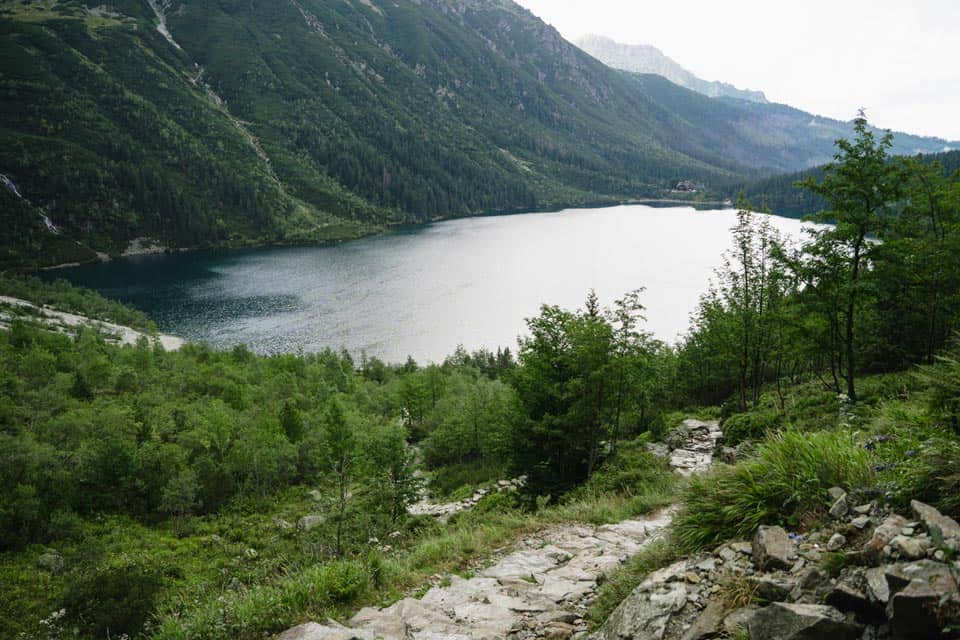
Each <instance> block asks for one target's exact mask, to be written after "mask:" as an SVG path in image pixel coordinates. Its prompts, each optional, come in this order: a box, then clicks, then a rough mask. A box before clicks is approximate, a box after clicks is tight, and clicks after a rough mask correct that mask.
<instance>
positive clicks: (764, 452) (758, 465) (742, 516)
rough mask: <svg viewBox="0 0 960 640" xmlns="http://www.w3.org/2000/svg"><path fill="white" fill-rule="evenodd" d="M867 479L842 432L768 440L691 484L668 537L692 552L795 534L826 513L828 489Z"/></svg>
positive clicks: (867, 460) (867, 463)
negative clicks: (772, 531) (783, 529)
mask: <svg viewBox="0 0 960 640" xmlns="http://www.w3.org/2000/svg"><path fill="white" fill-rule="evenodd" d="M873 477H874V475H873V470H872V468H871V457H870V453H869V452H868V451H866V450H865V449H864V448H863V447H862V446H860V445H859V444H858V443H857V442H856V441H855V439H854V437H853V435H852V434H851V433H850V432H848V431H844V430H839V431H823V432H817V433H802V432H799V431H795V430H787V431H783V432H780V433H776V434H772V435H770V436H768V437H767V438H766V439H765V440H763V441H762V442H761V443H760V445H759V446H758V447H757V450H756V452H755V454H754V455H753V456H752V457H751V458H749V459H747V460H745V461H744V462H743V463H741V464H739V465H737V466H735V467H720V468H717V469H716V470H714V471H713V472H712V473H710V474H707V475H704V476H701V477H698V478H694V479H693V480H692V481H691V482H690V484H689V485H688V486H687V488H686V489H685V490H684V492H683V507H682V509H681V511H680V513H679V514H678V515H677V518H676V519H675V521H674V537H675V540H676V542H677V543H678V545H679V546H680V547H681V548H682V549H684V550H687V551H697V550H700V549H704V548H707V547H710V546H712V545H715V544H717V543H719V542H721V541H724V540H729V539H733V538H741V537H747V536H750V535H752V534H753V532H754V530H755V529H756V528H757V526H759V525H761V524H781V525H785V526H788V527H794V526H797V525H798V524H799V523H800V522H801V521H802V520H803V519H805V518H806V517H809V516H811V515H813V514H815V513H817V512H819V511H822V510H823V509H824V508H825V507H826V505H827V501H828V494H827V490H828V489H829V488H830V487H834V486H838V487H842V488H845V489H847V490H851V489H856V488H860V487H865V486H868V485H870V484H871V483H872V480H873Z"/></svg>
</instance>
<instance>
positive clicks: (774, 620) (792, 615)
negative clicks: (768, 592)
mask: <svg viewBox="0 0 960 640" xmlns="http://www.w3.org/2000/svg"><path fill="white" fill-rule="evenodd" d="M747 628H748V630H749V631H750V640H822V639H824V638H831V639H832V640H854V639H855V638H860V635H861V634H862V632H863V627H861V626H860V625H859V624H856V623H854V622H848V621H847V619H846V618H845V617H844V615H843V614H842V613H840V612H839V611H837V610H836V609H834V608H833V607H830V606H826V605H817V604H789V603H785V602H777V603H774V604H772V605H770V606H769V607H765V608H763V609H761V610H760V611H759V612H757V615H755V616H754V617H753V619H751V620H750V622H749V624H748V627H747Z"/></svg>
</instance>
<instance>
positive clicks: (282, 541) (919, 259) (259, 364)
mask: <svg viewBox="0 0 960 640" xmlns="http://www.w3.org/2000/svg"><path fill="white" fill-rule="evenodd" d="M855 131H856V137H855V138H854V139H853V140H851V141H842V142H841V143H840V144H839V149H838V152H837V155H836V159H835V162H834V163H832V164H831V165H828V166H827V167H826V168H825V169H824V173H823V178H822V180H821V181H820V182H810V183H809V184H808V188H810V189H811V190H813V191H814V192H816V193H818V194H819V195H820V196H821V197H822V198H824V200H825V201H826V202H828V203H829V207H830V208H829V209H827V210H825V211H824V212H823V213H822V214H821V215H822V217H823V218H827V217H829V218H830V219H833V220H835V221H836V223H837V224H836V225H835V226H822V227H819V228H817V229H816V230H815V231H814V232H813V233H812V234H811V236H810V238H809V239H808V240H807V241H806V242H805V243H804V244H803V245H802V246H800V247H788V246H785V245H784V243H783V242H782V241H781V240H780V239H779V238H778V237H777V236H776V234H775V232H774V231H773V230H772V228H771V227H770V226H769V224H768V223H767V222H766V221H765V220H764V219H763V218H762V217H757V216H753V215H751V214H749V213H747V211H746V208H747V207H746V204H745V203H744V211H743V212H742V213H741V214H740V217H739V220H738V224H737V225H736V227H735V228H734V229H733V230H732V239H733V243H732V248H731V250H730V252H729V253H728V255H727V262H726V264H725V265H724V266H723V267H722V268H721V269H720V270H718V272H717V274H716V279H715V282H714V284H713V286H712V287H711V290H710V292H709V293H708V294H707V295H706V296H704V298H703V300H702V303H701V305H700V307H699V309H698V311H697V312H696V313H695V314H694V316H693V318H692V323H691V328H690V331H689V333H688V335H687V336H686V338H685V339H684V340H683V341H682V342H681V343H680V344H678V345H676V346H673V347H671V346H667V345H664V344H661V343H659V342H658V341H656V340H654V339H652V338H651V337H650V336H649V335H648V334H647V333H645V332H644V330H643V326H642V311H643V307H642V305H641V293H640V292H639V291H638V292H633V293H629V294H626V295H625V296H624V297H623V298H622V299H620V300H619V301H617V303H616V304H615V305H614V306H613V307H612V308H609V309H602V308H600V307H599V306H598V304H597V301H596V297H595V296H593V295H592V294H590V295H588V296H587V299H586V302H585V305H584V307H583V308H582V309H578V310H566V309H561V308H558V307H554V306H549V305H545V306H543V307H542V308H541V311H540V314H539V315H538V316H536V317H534V318H530V319H529V320H528V334H527V336H526V337H524V338H523V339H521V340H520V342H519V345H518V348H517V350H516V353H515V355H514V354H513V353H512V352H510V351H507V350H502V351H499V352H498V353H495V354H494V353H489V352H479V353H474V354H468V353H465V352H463V351H459V352H457V353H455V354H453V355H452V356H451V357H450V358H449V359H448V360H447V361H446V362H444V363H443V364H441V365H430V366H427V367H420V366H418V365H417V363H415V362H413V361H412V360H410V361H408V362H406V363H404V364H402V365H388V364H385V363H382V362H380V361H378V360H375V359H373V360H364V361H361V362H355V361H353V360H351V359H350V358H349V357H348V356H347V355H345V354H337V353H334V352H330V351H326V352H322V353H319V354H312V355H278V356H272V357H259V356H256V355H254V354H252V353H250V352H249V351H248V350H247V349H246V348H244V347H237V348H235V349H233V350H232V351H227V352H218V351H214V350H211V349H209V348H207V347H204V346H199V345H187V346H186V347H184V348H183V349H182V350H180V351H178V352H173V353H168V352H165V351H164V350H163V349H162V348H159V347H155V346H151V345H150V344H149V343H148V341H147V340H146V339H145V340H144V341H142V342H141V343H140V344H138V345H136V346H134V347H125V348H121V347H117V346H114V345H111V344H108V343H107V342H106V341H105V340H104V338H103V336H100V335H98V334H96V333H94V332H92V331H91V330H89V329H81V330H79V331H78V332H77V333H76V334H75V335H62V334H57V333H51V332H49V331H47V330H45V329H44V328H43V327H42V326H38V325H35V324H33V323H31V322H30V319H29V318H23V319H12V320H10V322H9V324H10V326H9V329H7V330H4V331H2V332H0V484H2V487H3V491H2V492H0V531H2V534H3V535H2V536H0V544H2V549H0V553H2V555H0V584H3V585H4V587H3V588H4V597H3V598H2V602H0V635H3V636H4V637H14V638H19V637H24V638H28V637H36V636H37V635H45V636H47V637H55V638H60V637H64V638H65V637H82V638H95V637H106V636H110V637H116V636H117V635H119V634H124V633H125V634H128V635H130V636H132V637H145V638H146V637H154V638H169V639H181V638H183V639H186V638H190V639H195V638H212V639H220V638H223V639H224V640H226V639H227V638H260V637H263V636H264V634H267V635H269V634H271V633H276V632H279V631H282V630H283V629H285V628H287V627H289V626H291V625H293V624H296V623H298V622H302V621H304V620H307V619H325V618H326V617H328V616H335V617H338V616H339V617H340V618H341V619H342V618H344V616H346V615H348V614H349V613H351V612H353V611H355V610H356V609H357V608H359V607H360V606H363V605H367V604H378V603H386V602H390V601H393V600H395V599H396V598H397V597H399V596H401V595H402V594H403V593H409V592H411V591H412V590H413V589H416V588H417V587H418V586H422V585H424V584H427V583H428V581H429V579H430V576H431V575H434V574H436V573H438V572H447V571H469V570H470V567H471V566H472V565H471V562H473V561H475V560H476V559H477V558H478V557H481V556H483V555H485V554H488V553H490V552H491V551H492V550H493V549H497V548H501V547H502V546H503V545H504V544H505V543H506V542H508V541H509V540H511V539H512V538H513V537H514V536H518V535H521V534H522V533H523V532H528V531H531V530H534V529H536V528H537V527H541V526H543V525H544V524H546V523H549V522H557V521H571V520H572V521H588V522H594V523H602V522H609V521H612V520H618V519H622V518H626V517H629V516H632V515H636V514H639V513H646V512H649V511H651V510H653V509H656V508H659V507H662V506H664V505H666V504H669V503H671V502H672V501H674V500H675V499H677V498H676V497H675V496H676V495H677V494H678V493H679V496H680V497H679V499H680V503H681V507H680V512H679V514H678V516H677V518H676V521H675V526H674V528H673V531H672V533H671V534H670V535H671V536H672V538H671V539H670V545H671V546H670V547H667V548H665V547H663V546H662V545H658V546H655V547H652V548H651V550H650V552H649V553H648V554H646V555H644V556H643V557H641V558H640V559H639V560H638V561H637V562H636V563H635V564H634V565H633V566H632V568H631V570H630V571H627V572H625V573H624V574H621V575H620V576H618V577H617V578H616V579H614V580H613V581H611V583H610V587H609V588H608V589H607V590H606V591H605V592H604V593H602V594H601V597H600V599H599V600H598V604H597V608H596V609H595V611H594V613H593V615H594V619H595V620H597V621H600V620H602V618H603V617H604V616H605V615H606V612H608V611H609V609H610V608H611V607H612V606H613V605H615V604H616V601H617V598H618V596H622V595H623V594H624V593H625V592H628V591H629V590H630V587H631V585H633V584H636V580H637V579H639V576H641V575H643V574H644V573H645V572H646V571H649V570H650V569H651V568H653V567H655V566H658V565H660V564H662V563H664V562H668V561H669V560H670V559H671V558H673V557H675V556H676V554H678V553H681V552H686V551H696V550H699V549H702V548H704V547H710V546H712V545H714V544H716V543H718V542H720V541H723V540H727V539H730V538H735V537H740V536H744V535H747V534H748V533H749V532H750V531H751V530H752V529H753V528H755V527H756V526H758V525H761V524H782V525H785V526H789V527H791V528H793V529H796V528H805V527H815V526H816V523H817V521H818V518H819V517H820V516H821V514H822V509H823V507H822V505H823V504H824V502H825V500H826V496H827V492H828V490H829V489H832V488H833V487H834V486H839V487H842V488H844V489H845V490H847V491H849V492H851V494H852V495H855V496H858V497H859V496H865V497H866V498H872V499H874V500H876V501H882V502H889V503H891V504H892V505H894V506H897V505H899V506H903V504H905V503H906V502H907V501H908V500H910V499H912V498H920V499H922V500H925V501H927V502H929V503H931V504H934V505H936V506H937V507H939V508H940V509H942V510H943V511H944V513H947V514H953V515H960V511H958V509H960V502H958V501H957V495H958V488H960V485H958V480H957V478H958V477H960V453H958V452H960V449H958V426H957V425H958V424H960V415H958V408H960V365H958V361H960V355H958V349H957V347H956V346H955V345H953V343H951V336H953V335H954V331H955V329H956V327H957V322H958V320H960V280H958V274H960V268H958V267H960V265H958V264H957V261H958V260H960V251H957V250H956V246H957V243H958V242H960V180H958V177H957V175H956V174H953V175H951V176H948V175H946V174H945V173H944V172H943V170H942V168H941V167H938V166H931V165H924V164H922V163H919V162H915V161H904V162H900V161H891V160H890V158H889V157H888V156H887V151H888V149H889V147H890V140H889V138H887V137H881V138H877V137H875V136H874V134H873V133H872V131H870V130H869V128H868V127H867V126H866V122H865V120H863V119H862V118H861V119H859V120H858V121H857V122H856V129H855ZM894 214H895V215H894ZM872 238H879V239H880V240H882V242H874V241H873V240H872ZM3 288H4V290H6V291H15V292H17V293H18V294H19V295H24V296H28V297H31V298H33V299H36V300H39V301H47V302H49V303H51V304H61V305H67V306H70V307H72V308H75V309H78V310H85V312H86V313H90V314H94V315H101V316H109V317H113V318H119V317H120V316H119V315H118V314H120V313H122V312H121V311H120V310H118V308H117V307H116V306H115V305H110V304H107V303H105V302H103V301H102V300H101V299H99V298H98V297H96V296H87V295H84V294H80V293H78V292H76V291H74V290H73V289H71V288H70V287H67V286H65V285H45V284H41V283H40V282H38V281H20V280H10V281H4V283H3ZM130 318H131V319H133V320H136V319H137V318H138V316H136V315H135V314H131V315H130ZM918 365H919V366H918ZM698 407H699V408H698ZM703 407H706V408H703ZM691 411H697V412H699V413H701V414H707V415H713V416H720V417H721V418H723V429H724V431H725V435H724V438H725V441H724V445H725V446H727V447H729V448H733V447H736V449H735V450H734V453H735V454H736V456H739V461H738V462H737V463H736V464H733V465H729V466H721V467H720V468H718V469H717V470H716V471H715V472H714V473H712V474H709V475H706V476H704V477H702V478H698V479H695V480H694V481H692V482H691V483H690V484H687V485H683V484H679V485H678V484H677V481H676V480H675V479H674V478H673V476H672V474H669V473H668V471H667V468H666V464H665V463H664V462H663V461H662V460H658V459H656V458H655V457H654V456H653V455H652V454H651V453H650V452H649V451H648V450H647V448H646V444H647V443H648V442H649V440H650V439H651V437H657V436H662V435H664V434H666V433H668V432H669V430H670V429H671V428H672V427H674V426H675V425H676V424H677V423H678V422H679V420H680V418H681V417H682V416H683V415H685V414H687V413H689V412H691ZM418 468H419V469H420V470H422V471H423V472H424V476H423V477H424V479H425V480H426V481H427V483H428V484H427V487H426V488H427V490H428V491H429V492H432V493H433V494H434V495H435V496H436V497H437V498H438V499H442V498H443V497H445V496H450V497H453V498H458V497H459V498H462V497H465V496H472V495H473V494H474V491H475V489H476V488H477V487H480V486H490V484H491V483H493V482H494V481H496V480H498V479H501V478H504V477H516V476H519V475H523V476H526V483H525V485H524V488H523V490H522V491H520V492H509V491H508V492H501V493H497V492H491V493H490V494H489V495H486V496H485V497H483V498H482V499H481V500H479V503H478V504H477V505H476V507H475V509H474V510H473V511H471V512H468V513H462V514H459V515H456V516H454V517H453V518H451V519H450V521H449V522H447V523H445V524H444V523H440V522H437V521H435V520H433V519H432V518H429V517H424V516H411V515H409V513H408V506H409V505H410V504H411V503H412V502H413V501H415V500H416V499H417V498H418V497H419V496H420V492H421V490H422V487H421V486H420V484H421V479H420V474H416V473H415V470H417V469H418Z"/></svg>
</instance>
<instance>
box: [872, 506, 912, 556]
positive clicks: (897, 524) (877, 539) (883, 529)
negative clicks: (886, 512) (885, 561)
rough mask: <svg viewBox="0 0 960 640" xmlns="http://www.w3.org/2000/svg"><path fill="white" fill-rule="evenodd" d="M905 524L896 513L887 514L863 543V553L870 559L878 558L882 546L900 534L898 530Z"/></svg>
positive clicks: (881, 551) (880, 554) (881, 552)
mask: <svg viewBox="0 0 960 640" xmlns="http://www.w3.org/2000/svg"><path fill="white" fill-rule="evenodd" d="M905 526H907V521H906V520H904V518H903V517H902V516H898V515H896V514H894V515H892V516H889V517H888V518H887V519H886V520H884V521H883V522H882V523H880V525H879V526H877V528H876V529H874V530H873V535H872V536H870V539H869V540H867V541H866V542H865V543H864V544H863V553H864V555H865V556H867V558H869V559H872V560H877V559H878V558H880V557H881V556H882V554H883V548H884V547H886V546H887V545H888V544H890V541H891V540H893V539H894V538H896V537H897V536H898V535H900V531H901V530H902V529H903V527H905Z"/></svg>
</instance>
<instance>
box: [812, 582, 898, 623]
mask: <svg viewBox="0 0 960 640" xmlns="http://www.w3.org/2000/svg"><path fill="white" fill-rule="evenodd" d="M825 602H826V604H828V605H830V606H831V607H834V608H835V609H837V610H838V611H841V612H843V613H852V614H853V615H854V617H855V618H856V619H857V622H862V623H864V624H879V623H881V622H883V621H884V615H883V609H884V607H883V603H881V602H878V601H876V600H871V599H870V597H869V596H868V595H867V594H866V593H864V592H863V591H861V590H860V589H858V588H857V587H856V586H854V585H853V584H851V583H850V582H840V583H839V584H837V586H836V587H834V589H833V591H831V592H830V593H829V594H827V598H826V601H825Z"/></svg>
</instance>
